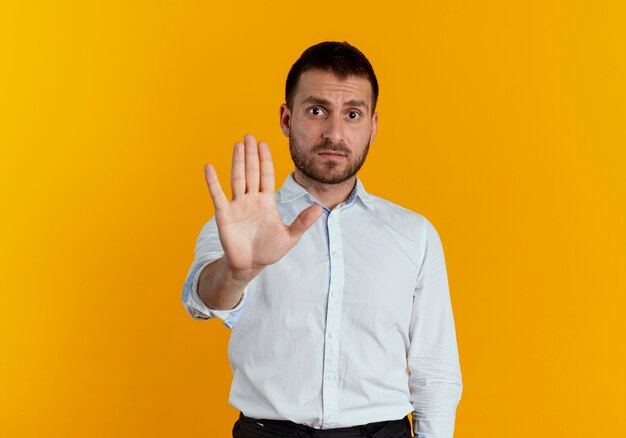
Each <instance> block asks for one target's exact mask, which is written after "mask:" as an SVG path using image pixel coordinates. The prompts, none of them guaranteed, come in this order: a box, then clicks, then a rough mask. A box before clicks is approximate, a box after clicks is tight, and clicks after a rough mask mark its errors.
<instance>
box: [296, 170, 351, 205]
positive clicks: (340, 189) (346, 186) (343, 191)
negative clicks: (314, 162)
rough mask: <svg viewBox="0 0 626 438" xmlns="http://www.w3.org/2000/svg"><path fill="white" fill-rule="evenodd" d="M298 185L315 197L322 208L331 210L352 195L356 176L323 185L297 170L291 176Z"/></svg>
mask: <svg viewBox="0 0 626 438" xmlns="http://www.w3.org/2000/svg"><path fill="white" fill-rule="evenodd" d="M293 177H294V179H295V180H296V182H297V183H298V184H300V185H301V186H302V187H304V188H305V189H306V190H307V192H309V193H310V194H311V195H313V196H314V197H315V199H317V200H318V201H319V202H320V203H321V204H322V205H323V206H324V207H326V208H327V209H329V210H332V209H333V208H335V207H336V206H337V205H339V204H341V203H342V202H344V201H345V200H346V199H348V196H350V193H352V190H353V189H354V186H355V184H356V176H353V177H352V178H349V179H347V180H345V181H343V182H340V183H337V184H325V183H321V182H319V181H315V180H313V179H311V178H309V177H308V176H306V175H304V174H303V173H302V172H300V171H299V170H298V169H297V168H296V170H295V172H294V174H293Z"/></svg>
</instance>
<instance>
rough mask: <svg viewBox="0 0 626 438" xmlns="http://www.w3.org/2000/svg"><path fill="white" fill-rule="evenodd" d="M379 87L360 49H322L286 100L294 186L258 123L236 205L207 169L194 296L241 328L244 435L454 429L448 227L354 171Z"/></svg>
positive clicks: (198, 309) (235, 336)
mask: <svg viewBox="0 0 626 438" xmlns="http://www.w3.org/2000/svg"><path fill="white" fill-rule="evenodd" d="M377 97H378V82H377V79H376V76H375V75H374V71H373V69H372V67H371V65H370V63H369V61H368V60H367V58H366V57H365V56H364V55H363V54H362V53H361V52H360V51H359V50H358V49H356V48H355V47H353V46H351V45H349V44H348V43H336V42H325V43H320V44H317V45H315V46H312V47H310V48H309V49H307V50H306V51H305V52H304V53H303V54H302V56H301V57H300V59H299V60H298V61H296V63H295V64H294V65H293V66H292V68H291V70H290V72H289V75H288V77H287V85H286V96H285V102H286V103H284V104H283V105H281V107H280V126H281V129H282V131H283V133H284V134H285V136H287V137H289V148H290V152H291V156H292V159H293V162H294V164H295V170H294V172H293V173H292V174H291V175H289V177H288V178H287V180H286V181H285V183H284V184H283V186H282V188H281V189H280V190H279V191H278V192H277V193H274V172H273V166H272V161H271V155H270V151H269V147H268V145H267V144H266V143H265V142H259V143H257V142H256V139H255V138H254V137H253V136H252V135H246V136H245V137H244V142H243V143H236V144H235V147H234V151H233V161H232V170H231V185H232V195H233V199H232V200H231V201H230V202H229V201H228V200H227V199H226V197H225V195H224V193H223V191H222V188H221V186H220V183H219V180H218V178H217V175H216V172H215V169H214V168H213V167H212V166H211V165H208V166H207V167H206V168H205V173H206V180H207V184H208V186H209V191H210V193H211V198H212V200H213V203H214V206H215V217H214V218H212V219H211V220H210V221H209V222H208V223H207V224H206V225H205V226H204V227H203V229H202V231H201V232H200V236H199V237H198V240H197V245H196V251H195V259H194V262H193V264H192V266H191V268H190V270H189V274H188V277H187V281H186V283H185V286H184V290H183V303H184V306H185V308H186V310H187V311H188V312H189V314H190V315H191V316H192V317H194V318H197V319H209V318H213V317H218V318H221V319H223V320H224V322H225V324H226V325H227V326H228V327H231V328H232V334H231V338H230V344H229V358H230V362H231V366H232V369H233V383H232V387H231V395H230V403H231V404H232V405H233V406H234V407H236V408H237V409H239V410H240V411H241V415H240V418H239V420H238V421H237V423H235V427H234V429H233V436H234V437H244V438H246V437H307V436H315V437H360V436H371V437H389V438H391V437H394V438H399V437H410V436H411V430H410V425H409V421H408V418H407V417H406V415H407V413H409V412H412V413H413V429H414V431H415V434H416V436H419V437H429V438H430V437H437V438H444V437H446V438H447V437H452V436H453V432H454V420H455V412H456V407H457V404H458V402H459V400H460V396H461V389H462V382H461V373H460V368H459V359H458V353H457V344H456V335H455V328H454V321H453V316H452V308H451V303H450V295H449V291H448V281H447V274H446V267H445V261H444V255H443V249H442V246H441V242H440V240H439V236H438V234H437V231H436V230H435V228H434V227H433V225H432V224H431V223H430V222H429V221H428V220H427V219H425V218H424V217H423V216H421V215H419V214H417V213H413V212H411V211H408V210H406V209H404V208H402V207H399V206H397V205H395V204H393V203H391V202H389V201H386V200H383V199H381V198H379V197H376V196H374V195H371V194H369V193H367V192H366V191H365V189H364V187H363V185H362V183H361V181H360V180H359V179H358V178H357V176H356V174H357V172H358V170H359V169H360V167H361V165H362V164H363V162H364V161H365V158H366V156H367V151H368V148H369V146H370V143H371V142H372V141H373V140H374V138H375V136H376V131H377V126H378V114H377V113H376V112H375V108H376V102H377ZM285 224H290V225H285ZM407 364H408V367H407Z"/></svg>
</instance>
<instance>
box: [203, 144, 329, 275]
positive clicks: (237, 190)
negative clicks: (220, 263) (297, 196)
mask: <svg viewBox="0 0 626 438" xmlns="http://www.w3.org/2000/svg"><path fill="white" fill-rule="evenodd" d="M205 176H206V182H207V184H208V186H209V192H210V193H211V199H212V200H213V205H214V206H215V219H216V222H217V229H218V233H219V237H220V241H221V243H222V247H223V249H224V260H225V261H226V262H227V263H228V265H229V267H230V269H232V270H233V271H234V272H236V273H238V274H239V276H241V278H242V279H243V278H245V277H250V278H249V279H251V278H252V277H254V276H255V275H256V273H257V272H258V271H260V270H261V269H263V268H264V267H265V266H267V265H270V264H272V263H276V262H277V261H278V260H280V259H281V258H282V257H283V256H284V255H285V254H287V252H288V251H289V250H290V249H291V248H292V247H293V246H294V245H295V244H296V243H297V242H298V241H299V240H300V238H301V237H302V235H303V234H304V232H305V231H306V230H307V229H308V228H309V227H310V226H311V225H313V223H315V221H316V220H317V219H318V218H319V217H320V215H321V214H322V208H321V207H320V206H318V205H312V206H310V207H308V208H306V209H305V210H304V211H302V212H301V213H300V215H299V216H298V217H297V218H296V219H295V220H294V221H293V223H292V224H291V225H289V226H287V225H285V224H283V222H282V220H281V219H280V216H279V214H278V210H277V208H276V198H275V193H274V165H273V163H272V156H271V154H270V150H269V146H268V145H267V143H265V142H263V141H262V142H259V143H258V145H257V142H256V139H255V138H254V136H253V135H251V134H247V135H246V136H245V137H244V143H241V142H237V143H235V147H234V149H233V163H232V170H231V187H232V196H233V199H232V201H230V202H228V199H227V198H226V195H224V191H223V190H222V187H221V185H220V182H219V180H218V178H217V173H216V171H215V168H214V167H213V166H212V165H211V164H207V165H206V166H205Z"/></svg>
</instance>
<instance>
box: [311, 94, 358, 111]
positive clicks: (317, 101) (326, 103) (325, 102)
mask: <svg viewBox="0 0 626 438" xmlns="http://www.w3.org/2000/svg"><path fill="white" fill-rule="evenodd" d="M307 103H313V104H315V105H322V106H330V105H331V103H330V100H327V99H323V98H321V97H315V96H309V97H307V98H306V99H304V100H303V101H302V104H307ZM343 106H355V107H363V108H365V109H366V110H367V111H369V106H368V105H367V103H365V101H363V100H361V99H352V100H348V101H346V102H344V103H343Z"/></svg>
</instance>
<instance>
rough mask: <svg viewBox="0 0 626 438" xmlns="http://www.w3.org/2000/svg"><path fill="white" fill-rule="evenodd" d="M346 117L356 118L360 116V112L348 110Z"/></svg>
mask: <svg viewBox="0 0 626 438" xmlns="http://www.w3.org/2000/svg"><path fill="white" fill-rule="evenodd" d="M348 117H349V118H351V119H352V120H357V119H359V118H360V117H361V113H360V112H358V111H350V112H349V113H348Z"/></svg>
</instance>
